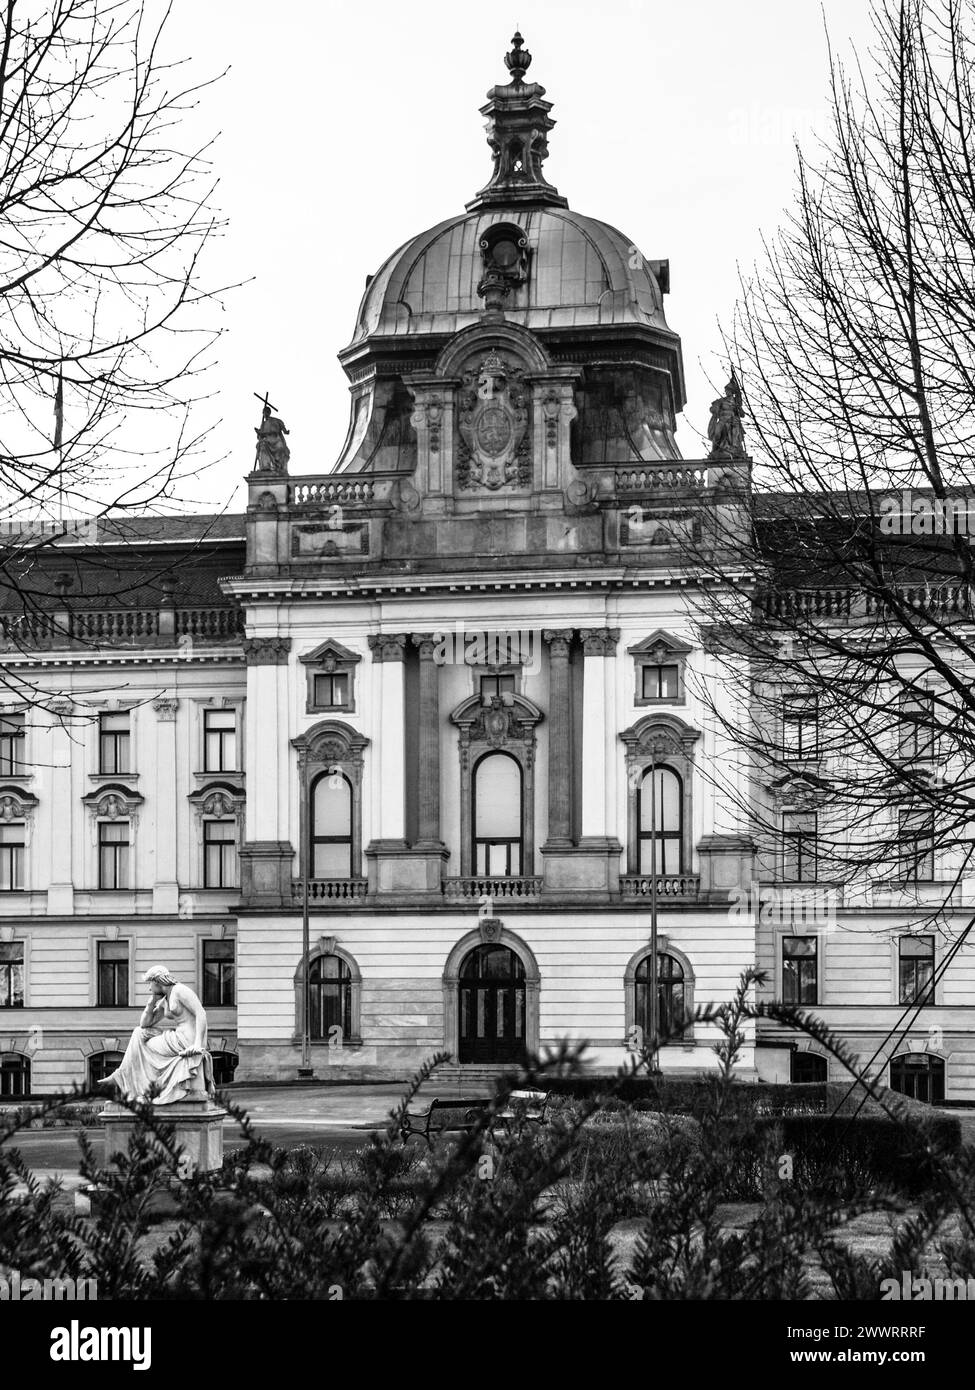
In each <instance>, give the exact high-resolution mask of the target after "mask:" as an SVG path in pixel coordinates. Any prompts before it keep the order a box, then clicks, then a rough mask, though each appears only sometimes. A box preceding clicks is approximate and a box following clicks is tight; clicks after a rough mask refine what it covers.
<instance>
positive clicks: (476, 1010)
mask: <svg viewBox="0 0 975 1390" xmlns="http://www.w3.org/2000/svg"><path fill="white" fill-rule="evenodd" d="M457 988H458V990H459V993H460V999H459V1005H460V1020H459V1023H460V1028H459V1032H460V1037H459V1048H458V1056H459V1058H460V1061H461V1062H482V1063H485V1062H511V1063H519V1062H523V1061H524V1060H525V967H524V966H523V965H522V963H521V961H520V960H519V959H518V957H517V956H516V955H515V953H514V951H511V950H509V949H508V947H507V946H494V945H486V946H476V947H475V948H474V950H473V951H471V952H470V953H469V954H468V955H467V956H465V958H464V962H463V964H462V965H461V967H460V978H459V980H458V985H457Z"/></svg>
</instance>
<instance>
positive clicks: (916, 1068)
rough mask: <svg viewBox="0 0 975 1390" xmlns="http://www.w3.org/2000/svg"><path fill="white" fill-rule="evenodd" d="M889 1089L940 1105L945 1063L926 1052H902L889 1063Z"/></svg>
mask: <svg viewBox="0 0 975 1390" xmlns="http://www.w3.org/2000/svg"><path fill="white" fill-rule="evenodd" d="M890 1089H891V1090H892V1091H899V1092H900V1094H901V1095H902V1096H910V1097H911V1098H912V1100H923V1101H925V1102H926V1103H927V1104H928V1105H940V1104H941V1102H942V1101H943V1100H944V1098H945V1064H944V1059H943V1058H941V1057H932V1056H931V1055H930V1053H927V1052H902V1053H901V1055H900V1056H899V1057H895V1058H893V1060H892V1061H891V1064H890Z"/></svg>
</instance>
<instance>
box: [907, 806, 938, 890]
mask: <svg viewBox="0 0 975 1390" xmlns="http://www.w3.org/2000/svg"><path fill="white" fill-rule="evenodd" d="M899 825H900V876H901V878H902V879H903V881H904V882H905V883H930V882H931V881H932V880H933V879H934V812H933V811H901V813H900V823H899Z"/></svg>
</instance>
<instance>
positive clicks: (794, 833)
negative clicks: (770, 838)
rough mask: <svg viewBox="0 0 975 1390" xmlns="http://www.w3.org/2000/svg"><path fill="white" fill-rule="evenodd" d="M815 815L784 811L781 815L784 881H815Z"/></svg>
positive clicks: (806, 812)
mask: <svg viewBox="0 0 975 1390" xmlns="http://www.w3.org/2000/svg"><path fill="white" fill-rule="evenodd" d="M816 842H817V834H816V816H815V814H814V813H813V812H808V811H803V812H799V811H786V812H785V814H784V815H783V817H782V878H783V881H784V882H786V883H815V882H816V876H817V863H816V859H817V854H816Z"/></svg>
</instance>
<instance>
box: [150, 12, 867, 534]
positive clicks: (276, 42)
mask: <svg viewBox="0 0 975 1390" xmlns="http://www.w3.org/2000/svg"><path fill="white" fill-rule="evenodd" d="M516 22H517V24H518V26H519V27H520V29H521V32H522V34H523V35H524V37H525V42H526V45H527V47H528V48H529V49H530V51H531V53H532V54H533V57H534V62H533V64H532V67H531V71H530V74H529V79H528V80H529V81H531V80H534V81H536V82H540V83H542V85H543V86H544V87H545V88H546V95H547V98H548V100H550V101H552V102H554V109H553V111H552V115H553V116H554V118H555V119H556V121H557V124H556V127H555V129H554V130H553V132H552V134H551V136H550V140H549V148H550V156H549V159H548V161H547V164H546V174H547V176H548V178H549V180H550V181H551V182H552V183H554V184H556V185H557V187H558V189H559V191H560V192H561V193H562V194H564V195H565V196H566V197H567V198H568V200H569V205H570V207H572V208H573V209H575V210H576V211H578V212H581V213H584V214H586V215H587V216H591V217H598V218H602V219H603V220H605V221H607V222H609V223H612V224H613V225H614V226H616V227H619V228H620V230H621V231H623V232H624V233H625V235H626V236H628V237H629V238H631V239H632V241H633V243H634V245H636V246H638V247H639V248H640V250H641V251H642V252H643V253H644V255H646V256H647V257H648V258H650V259H657V258H669V260H670V272H671V294H670V296H669V298H668V299H667V300H666V301H665V303H666V312H667V318H668V321H669V323H670V325H671V327H672V328H673V329H675V330H676V331H677V332H678V333H680V335H681V338H682V340H683V350H684V367H685V373H686V379H687V393H688V403H687V406H686V409H685V412H684V416H683V420H682V423H681V425H680V429H679V434H678V438H679V440H680V444H681V448H682V450H683V452H684V454H685V456H686V457H699V456H700V454H701V452H702V447H701V435H702V432H703V431H704V430H705V428H706V423H707V419H708V407H709V404H710V402H711V400H712V398H713V396H714V394H715V392H714V390H712V386H711V383H712V382H716V383H717V385H718V386H719V387H720V386H721V385H723V383H724V380H725V375H726V368H725V365H724V364H723V363H722V361H721V360H720V358H719V355H718V354H719V352H720V345H721V339H720V333H719V321H723V322H727V321H728V320H729V318H730V316H731V313H732V311H733V307H734V302H735V297H736V292H737V274H738V267H739V265H740V266H743V267H748V266H750V265H751V264H752V263H753V262H754V261H755V259H756V258H757V257H758V256H760V254H761V239H762V236H763V234H764V235H766V236H768V235H772V234H774V232H775V229H776V227H777V226H778V224H779V223H780V221H781V219H782V215H783V211H784V210H785V209H786V208H787V207H788V206H789V204H790V202H791V200H792V197H793V190H794V187H795V151H794V147H793V142H794V140H795V139H797V138H798V139H799V140H800V141H802V142H803V144H804V145H811V144H812V143H813V142H814V141H815V139H816V134H817V132H823V131H825V130H826V128H827V122H828V109H827V98H828V65H827V49H826V31H827V29H828V31H829V35H830V39H831V41H832V44H833V47H834V49H836V50H837V51H839V52H841V53H844V54H849V53H850V51H851V48H850V45H851V43H855V44H857V45H858V46H859V47H860V48H861V50H863V51H865V50H866V49H867V47H868V46H869V42H870V23H869V7H868V3H867V0H825V3H824V4H823V5H820V3H819V0H789V3H788V4H785V3H783V0H741V3H739V4H736V5H730V4H728V3H727V0H683V3H682V4H679V5H666V4H663V3H661V0H601V3H600V4H599V5H598V6H595V5H591V4H582V3H568V4H567V3H558V4H556V3H548V2H547V0H516V4H514V5H512V6H511V7H510V9H509V10H508V11H505V9H504V7H503V6H498V5H491V6H486V7H482V6H466V5H465V6H462V5H460V4H458V3H457V0H413V3H411V4H404V3H402V0H395V3H394V2H393V0H378V2H377V0H356V2H355V3H347V2H346V0H340V2H339V3H334V2H333V0H328V3H321V2H320V0H277V2H276V3H275V4H274V5H268V4H267V3H265V0H176V3H175V12H174V18H173V32H172V35H171V42H172V43H173V44H174V45H175V46H177V47H179V48H180V49H181V50H182V51H183V52H185V53H186V54H187V55H192V57H193V59H194V60H195V62H194V66H195V67H196V68H197V69H207V68H209V69H212V70H214V71H216V70H218V69H219V68H221V67H223V66H226V65H229V66H230V71H229V73H228V74H227V76H226V77H225V78H224V79H223V81H222V82H221V83H220V84H219V85H218V86H216V87H214V88H212V89H211V90H210V92H209V94H208V95H207V96H206V97H205V98H204V102H203V108H202V112H201V116H202V117H203V118H204V119H206V118H209V119H210V124H211V128H212V129H213V130H214V131H216V130H219V132H220V137H219V140H218V142H217V145H216V147H215V153H214V160H215V168H216V172H217V173H218V175H219V177H220V180H221V185H220V195H219V196H220V200H221V203H222V207H223V210H224V212H225V214H226V215H227V216H228V217H229V219H230V227H229V231H228V232H227V234H226V235H225V237H224V239H223V240H222V241H221V242H220V243H219V244H218V245H217V246H216V247H215V248H214V253H213V254H212V256H211V277H212V278H214V279H220V280H225V281H236V280H244V279H248V280H249V283H247V284H246V285H245V286H244V287H243V288H241V289H238V290H236V291H234V292H233V293H232V294H231V295H229V296H228V298H227V307H226V311H225V313H224V314H223V316H222V322H223V324H224V326H225V330H226V331H225V333H224V336H223V339H222V341H221V344H220V349H219V351H220V362H219V366H218V368H217V370H216V371H215V373H214V376H213V382H212V385H213V388H214V390H215V391H216V392H217V410H218V413H219V415H220V416H221V417H222V420H221V424H220V426H219V429H218V432H217V435H216V438H215V441H214V452H219V453H222V452H225V451H226V452H227V453H228V455H229V457H228V458H227V460H226V461H225V462H224V463H222V464H220V465H219V466H218V467H216V468H214V469H212V470H211V471H210V472H208V473H207V474H206V475H205V476H204V477H202V478H200V479H199V480H198V487H197V488H196V489H195V490H193V491H192V493H191V494H190V495H189V496H188V497H187V500H188V501H190V502H191V503H192V505H193V506H194V508H198V507H203V506H215V507H218V508H222V507H224V506H226V505H227V503H228V500H230V499H231V498H232V505H233V507H234V508H235V509H236V508H239V507H242V506H243V505H245V496H244V489H243V488H242V486H241V485H240V479H241V477H242V476H243V474H245V473H246V472H247V471H248V470H249V468H250V467H251V465H252V462H253V456H254V426H255V425H256V424H257V422H258V419H259V417H260V407H259V404H258V402H256V401H255V400H254V396H253V393H254V392H263V391H264V390H267V391H269V392H270V395H271V400H272V401H273V402H274V403H275V404H276V405H277V406H278V408H279V413H280V414H281V416H282V417H283V419H284V421H285V423H286V424H287V426H288V428H289V430H290V431H291V435H290V440H289V442H290V445H291V455H292V457H291V470H292V472H293V473H323V472H328V471H329V470H330V469H331V468H332V467H333V466H334V464H335V461H336V459H337V457H338V453H339V450H340V448H341V445H342V442H343V440H344V437H345V431H346V425H347V419H348V401H349V397H348V389H347V385H346V379H345V375H344V373H343V371H342V369H341V367H340V366H339V364H338V362H337V361H336V356H335V354H336V353H337V352H338V350H339V349H340V348H342V347H344V346H345V344H346V343H347V342H348V341H349V339H350V338H351V336H352V331H353V327H354V323H355V316H356V310H357V308H358V304H359V299H360V297H361V294H362V291H363V288H364V285H365V279H366V276H367V275H368V274H371V273H373V272H375V271H376V270H377V269H378V267H379V265H380V264H381V263H382V261H383V260H384V259H385V258H386V256H387V255H388V254H389V253H390V251H392V250H393V249H394V248H395V247H397V246H398V245H399V244H400V243H401V242H403V241H405V240H406V239H407V238H408V237H410V236H412V235H414V234H416V233H418V232H420V231H422V230H423V229H425V228H426V227H429V226H432V225H433V224H434V223H436V222H438V221H440V220H441V219H442V218H445V217H449V216H453V215H455V214H457V213H460V212H462V211H463V207H464V203H465V202H466V201H467V200H469V199H470V198H471V197H473V195H474V194H475V193H476V192H477V190H478V189H479V188H480V187H481V186H482V185H483V184H484V183H485V182H486V181H487V178H488V176H489V173H490V168H491V162H490V155H489V151H488V148H487V145H486V143H485V136H484V126H483V119H482V117H481V116H480V115H479V112H478V108H479V106H481V105H482V104H483V103H484V101H485V99H486V95H485V94H486V91H487V88H488V87H490V86H491V85H493V84H494V83H498V82H504V81H506V80H507V73H506V70H505V67H504V63H503V55H504V53H505V52H506V51H507V49H508V47H509V40H510V37H511V34H512V33H513V32H514V28H515V23H516Z"/></svg>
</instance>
